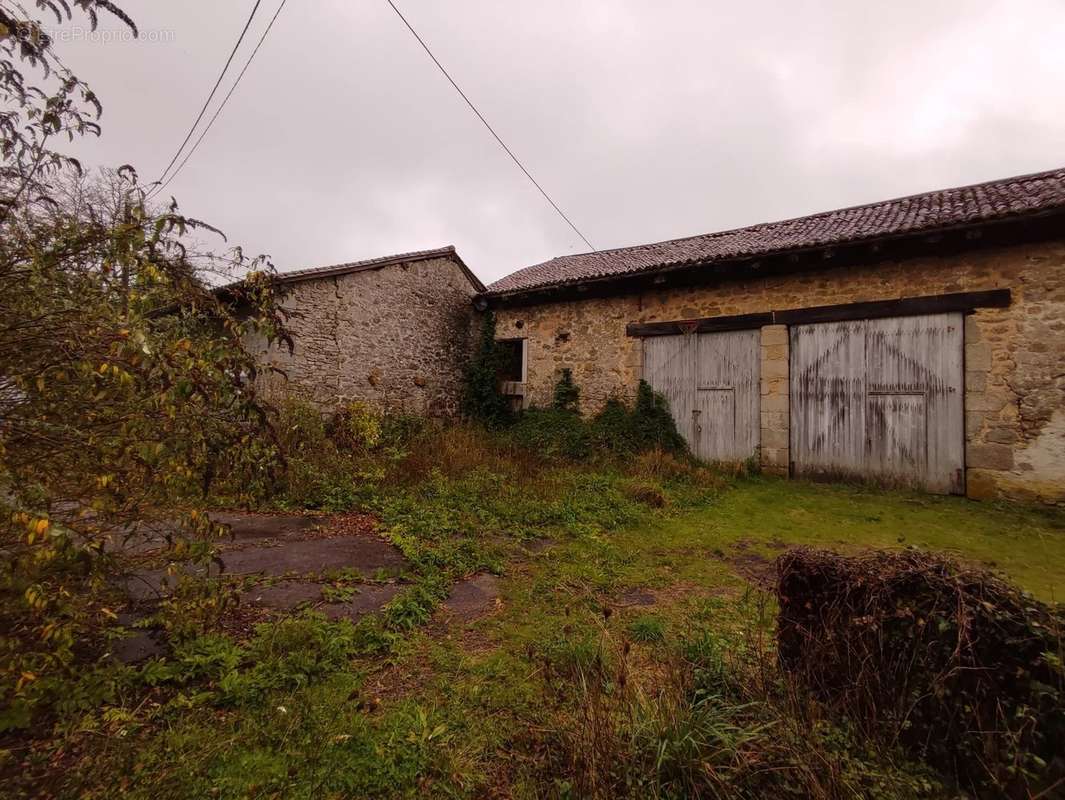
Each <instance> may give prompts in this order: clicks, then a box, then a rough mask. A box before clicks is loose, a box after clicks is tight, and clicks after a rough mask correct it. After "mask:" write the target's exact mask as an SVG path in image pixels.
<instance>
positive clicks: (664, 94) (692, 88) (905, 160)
mask: <svg viewBox="0 0 1065 800" xmlns="http://www.w3.org/2000/svg"><path fill="white" fill-rule="evenodd" d="M278 2H280V0H263V2H262V4H261V6H260V9H259V12H258V15H257V16H256V19H255V21H254V23H253V26H252V28H251V30H250V31H249V34H248V37H247V38H246V40H245V45H244V47H243V48H242V51H241V53H239V54H238V56H237V58H236V60H235V61H234V67H232V68H231V73H230V74H231V76H233V77H235V75H236V73H237V72H239V68H240V66H241V65H242V64H243V61H244V58H245V57H246V55H247V54H248V53H250V51H251V48H252V46H254V43H255V42H256V41H257V40H258V36H259V34H260V33H261V31H262V30H263V28H264V27H265V25H266V23H267V22H268V21H269V18H270V16H272V14H273V13H274V11H275V10H276V8H277V4H278ZM396 3H397V5H398V6H399V7H400V8H401V9H402V10H403V12H404V13H405V14H406V16H407V18H408V19H409V20H410V22H411V23H412V24H413V25H414V26H415V27H416V28H417V29H418V30H419V32H420V33H421V34H422V36H423V37H424V38H425V39H426V40H427V42H428V43H429V45H430V46H431V47H432V48H433V50H434V51H435V53H436V55H437V57H438V58H439V59H440V60H441V61H442V62H443V64H444V65H445V66H446V67H447V68H448V69H449V70H450V72H451V74H452V76H453V77H454V78H455V79H456V80H457V81H458V83H459V84H460V85H461V86H462V87H463V88H464V89H465V91H466V92H467V94H468V95H469V96H470V97H471V99H473V101H474V103H476V104H477V105H478V106H479V107H480V109H481V111H482V113H484V115H485V116H486V117H487V118H488V120H489V121H490V122H491V123H492V124H493V126H494V127H495V128H496V130H497V131H498V132H499V133H500V135H501V136H502V137H503V138H504V140H506V141H507V143H508V144H509V145H510V146H511V148H512V149H513V150H514V151H515V153H517V155H518V156H519V158H521V159H522V160H523V161H524V162H525V164H526V166H527V167H528V168H529V170H530V171H531V172H532V173H533V175H534V176H536V178H537V180H538V181H539V182H540V183H541V184H542V185H543V186H544V187H545V189H547V191H548V193H550V194H551V195H552V196H553V197H554V199H555V200H556V202H557V203H558V204H559V205H560V206H561V207H562V209H563V210H564V211H565V212H566V213H567V215H568V216H569V217H570V218H571V219H572V220H573V221H574V222H575V223H576V225H577V227H579V228H580V229H581V230H582V232H583V233H584V234H585V235H586V236H587V237H588V238H589V239H590V240H591V242H592V243H593V244H594V245H595V247H597V248H600V249H605V248H610V247H620V246H624V245H629V244H639V243H642V242H651V241H657V240H661V239H669V238H675V237H680V236H687V235H692V234H698V233H706V232H710V231H714V230H721V229H727V228H732V227H736V226H741V225H747V224H752V223H757V222H764V221H769V220H773V219H781V218H786V217H792V216H799V215H803V214H807V213H812V212H815V211H823V210H827V209H831V208H837V207H841V206H847V205H854V204H857V203H863V202H869V201H875V200H881V199H886V198H889V197H894V196H898V195H903V194H911V193H914V192H920V191H924V190H929V189H936V188H943V187H946V186H953V185H959V184H965V183H972V182H977V181H982V180H990V179H993V178H999V177H1006V176H1009V175H1015V174H1020V173H1025V172H1034V171H1038V170H1044V169H1050V168H1054V167H1059V166H1062V164H1065V47H1063V46H1062V42H1063V41H1065V2H1063V0H1001V1H1000V2H995V1H994V0H967V1H965V2H962V1H960V0H957V1H956V0H895V2H892V3H883V2H876V3H874V2H872V1H871V0H869V1H868V2H855V0H795V2H788V3H782V2H778V1H777V0H772V1H770V0H747V1H746V2H743V3H736V2H734V0H730V1H729V2H725V1H724V0H691V1H689V2H681V1H680V0H676V1H670V0H657V1H656V2H653V3H652V2H649V0H538V1H537V2H535V3H534V2H518V1H517V0H508V1H507V2H501V1H500V0H446V2H445V1H444V0H396ZM119 5H121V6H122V7H123V8H125V9H126V11H127V12H129V13H130V15H131V16H133V17H134V18H135V20H136V21H137V23H138V25H139V26H140V28H141V31H142V36H141V39H140V40H138V41H114V40H110V41H109V40H108V38H109V36H108V35H105V36H100V37H97V38H96V39H95V40H90V39H89V38H88V37H87V35H86V34H85V31H84V29H78V28H72V27H71V26H69V25H68V26H67V28H66V29H67V32H68V36H67V39H70V40H72V41H61V42H59V43H58V45H57V48H58V51H59V53H60V55H61V56H62V57H63V58H64V60H65V61H66V63H67V64H68V65H69V66H71V67H72V68H73V69H74V70H75V72H76V73H77V74H79V75H80V76H81V77H83V78H85V79H87V80H89V81H90V83H91V84H92V85H93V87H94V89H95V90H96V91H97V93H98V94H99V95H100V97H101V98H102V100H103V102H104V107H105V109H104V118H103V124H104V134H103V136H102V138H101V139H100V140H99V141H92V142H86V143H83V144H80V145H78V148H77V152H78V155H80V156H81V157H82V158H84V159H85V160H86V161H87V162H88V163H97V164H109V165H114V166H117V165H119V164H122V163H127V162H129V163H132V164H133V165H134V166H136V167H137V169H138V170H139V171H140V173H141V175H142V177H143V178H144V179H146V180H151V179H154V178H155V177H156V176H157V174H158V173H159V172H160V171H162V169H163V168H164V167H165V166H166V164H167V162H169V160H170V157H171V156H172V155H173V152H174V151H175V150H176V149H177V147H178V145H179V144H180V143H181V140H182V139H183V138H184V135H185V132H186V131H187V129H188V126H189V125H190V124H191V123H192V120H193V119H194V118H195V116H196V113H197V112H198V110H199V108H200V106H201V104H202V103H203V100H204V99H205V98H206V96H207V93H208V91H209V90H210V88H211V86H212V85H213V83H214V81H215V79H216V78H217V75H218V72H219V71H220V69H221V67H222V64H223V63H224V61H225V58H226V56H227V55H228V53H229V50H230V48H231V47H232V45H233V43H234V42H235V41H236V38H237V36H238V35H239V33H240V29H241V27H242V26H243V24H244V22H245V20H246V18H247V15H248V13H249V11H250V10H251V7H252V5H253V0H226V1H225V2H220V1H219V0H188V1H187V2H182V3H173V2H161V1H160V0H121V2H119ZM103 28H104V29H105V30H104V31H103V33H104V34H113V33H116V32H118V31H119V30H120V26H119V25H118V23H117V22H114V21H112V20H104V22H103ZM110 38H114V37H110ZM228 85H229V84H228V80H227V82H226V83H224V84H223V88H222V91H221V92H220V93H219V95H218V97H217V98H216V102H217V100H218V99H220V98H221V97H222V96H223V94H224V91H225V90H226V89H227V88H228ZM167 191H168V193H173V194H174V195H175V196H176V197H177V198H178V201H179V203H180V204H181V208H182V210H183V211H185V212H186V213H188V214H191V215H193V216H196V217H200V218H203V219H206V220H208V221H210V222H212V223H214V224H216V225H217V226H219V227H221V228H223V229H224V230H225V231H226V233H227V234H228V235H229V237H230V239H231V240H232V241H234V242H239V243H241V244H243V245H244V246H245V248H246V249H247V250H249V251H252V252H266V253H269V254H271V255H272V256H273V259H274V263H275V264H277V266H278V267H279V268H280V269H282V270H284V269H292V268H297V267H306V266H318V265H324V264H332V263H338V262H343V261H352V260H358V259H363V258H370V257H374V256H379V255H386V254H390V253H395V252H402V251H407V250H415V249H421V248H429V247H438V246H441V245H444V244H454V245H455V246H456V247H458V249H459V252H460V253H461V254H462V255H463V257H464V258H465V259H466V261H467V263H469V265H470V266H471V267H472V268H473V270H474V271H475V272H477V274H478V275H480V276H481V277H482V278H483V279H484V280H485V281H486V282H487V281H491V280H494V279H497V278H499V277H501V276H503V275H505V274H507V273H508V272H511V271H513V270H515V269H518V268H520V267H523V266H527V265H529V264H532V263H536V262H539V261H543V260H545V259H547V258H550V257H552V256H555V255H561V254H565V253H573V252H581V251H584V250H587V249H588V248H587V247H586V246H585V245H584V243H583V242H581V240H580V239H579V238H578V236H577V235H576V234H575V233H574V232H573V231H572V230H570V229H569V227H568V226H567V225H566V223H565V222H563V221H562V220H561V219H560V218H559V217H558V216H557V215H556V214H555V212H554V211H553V210H552V209H551V208H550V206H548V205H547V203H546V201H545V200H544V199H543V198H542V197H541V196H540V194H539V193H538V192H537V191H536V189H535V187H533V186H532V185H531V184H530V183H529V182H528V180H527V179H526V178H525V176H524V175H522V173H521V172H520V171H519V170H518V168H517V167H516V166H515V165H514V164H513V163H512V162H511V161H510V160H509V159H508V157H507V156H506V154H505V153H503V152H502V151H501V150H500V148H499V146H498V145H497V144H496V142H495V141H494V140H493V139H492V138H491V136H490V135H489V134H488V132H487V131H486V130H485V129H484V128H483V127H482V126H481V123H480V122H479V121H478V120H477V119H476V117H474V116H473V114H472V113H471V112H470V110H469V109H468V108H467V107H466V105H465V104H464V103H463V102H462V100H461V98H459V97H458V96H457V95H456V93H455V92H454V90H453V89H452V88H451V86H450V85H449V84H448V83H447V82H446V80H445V79H444V77H443V76H442V75H441V74H440V73H439V72H438V71H437V70H436V68H435V67H434V66H433V64H432V62H431V61H429V59H428V57H427V56H426V55H425V53H424V52H423V51H422V50H421V48H420V47H419V45H418V44H417V42H416V41H415V40H414V39H413V38H412V37H411V35H410V33H409V32H408V31H407V30H406V29H405V28H404V27H403V25H402V23H401V22H400V20H399V19H398V17H396V15H395V14H394V12H393V11H392V9H391V8H390V7H389V5H388V3H387V2H385V0H288V4H287V5H286V6H285V8H284V10H283V11H282V12H281V15H280V17H279V18H278V21H277V23H276V24H275V26H274V29H273V30H272V32H271V33H270V36H269V37H268V38H267V40H266V43H265V44H264V45H263V48H262V50H261V51H260V53H259V55H258V56H257V57H256V60H255V62H254V63H253V64H252V66H251V68H250V69H249V71H248V73H247V75H245V77H244V79H243V81H242V82H241V84H240V86H239V88H238V89H237V91H236V93H235V94H234V95H233V98H232V99H231V100H230V102H229V104H228V106H227V107H226V109H225V111H224V112H223V113H222V115H221V116H220V117H219V119H218V121H217V122H216V123H215V125H214V127H213V128H212V130H211V132H210V133H209V134H208V136H207V138H206V139H205V140H204V142H203V144H202V145H201V146H200V149H199V150H198V151H197V152H196V154H195V155H194V156H193V158H192V159H191V160H190V161H189V163H188V165H187V166H186V167H185V169H184V170H183V171H182V172H181V173H180V175H179V176H178V177H177V178H176V179H175V180H174V181H173V183H171V184H170V186H169V187H168V190H167Z"/></svg>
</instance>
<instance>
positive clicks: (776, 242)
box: [488, 169, 1065, 296]
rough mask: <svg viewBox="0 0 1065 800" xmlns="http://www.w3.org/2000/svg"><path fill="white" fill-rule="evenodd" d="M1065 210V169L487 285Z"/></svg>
mask: <svg viewBox="0 0 1065 800" xmlns="http://www.w3.org/2000/svg"><path fill="white" fill-rule="evenodd" d="M1055 209H1065V169H1057V170H1052V171H1050V172H1041V173H1037V174H1034V175H1022V176H1018V177H1015V178H1006V179H1004V180H998V181H991V182H988V183H980V184H976V185H974V186H963V187H960V188H956V189H943V190H940V191H936V192H927V193H926V194H917V195H912V196H910V197H901V198H898V199H896V200H886V201H883V202H879V203H870V204H869V205H864V206H854V207H853V208H843V209H839V210H838V211H827V212H823V213H820V214H813V215H811V216H808V217H799V218H797V219H789V220H784V221H782V222H768V223H763V224H761V225H752V226H750V227H748V228H737V229H736V230H731V231H723V232H720V233H709V234H704V235H702V236H691V237H689V238H686V239H673V240H671V241H667V242H658V243H656V244H643V245H637V246H635V247H622V248H619V249H616V250H600V251H598V252H594V253H581V254H579V255H572V256H559V257H558V258H553V259H551V260H550V261H545V262H544V263H542V264H536V265H534V266H531V267H526V268H525V269H521V270H518V271H517V272H514V273H512V274H510V275H508V276H506V277H505V278H502V279H500V280H498V281H496V282H495V283H493V284H491V285H490V286H489V287H488V293H489V295H490V296H491V295H507V294H519V293H521V292H526V291H530V290H536V289H545V288H549V287H554V286H565V285H570V284H579V283H584V282H586V281H592V280H597V279H609V278H613V277H622V276H627V275H634V274H639V273H647V272H655V271H657V270H661V269H666V268H671V267H677V266H681V265H687V264H703V263H707V264H709V263H713V262H716V261H729V260H732V259H742V258H753V257H758V256H766V255H772V254H776V253H786V252H789V251H793V250H802V249H806V248H810V247H826V246H836V245H844V244H850V243H856V242H862V241H868V240H874V239H880V238H883V237H888V236H898V235H904V234H913V233H922V232H931V231H935V230H939V229H946V228H952V227H957V226H965V225H972V224H977V223H984V222H993V221H997V220H1001V219H1007V218H1009V217H1018V216H1027V215H1031V214H1038V213H1040V212H1045V211H1052V210H1055Z"/></svg>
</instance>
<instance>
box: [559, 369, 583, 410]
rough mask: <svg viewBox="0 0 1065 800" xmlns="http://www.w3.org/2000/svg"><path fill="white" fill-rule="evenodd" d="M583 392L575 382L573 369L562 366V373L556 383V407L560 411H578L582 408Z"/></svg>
mask: <svg viewBox="0 0 1065 800" xmlns="http://www.w3.org/2000/svg"><path fill="white" fill-rule="evenodd" d="M580 401H581V392H580V389H578V388H577V385H576V384H575V383H574V382H573V370H571V369H570V368H569V367H563V368H562V375H561V377H560V378H559V379H558V383H556V384H555V401H554V408H556V409H558V410H559V411H577V410H578V409H579V408H580Z"/></svg>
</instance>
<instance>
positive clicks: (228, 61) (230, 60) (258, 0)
mask: <svg viewBox="0 0 1065 800" xmlns="http://www.w3.org/2000/svg"><path fill="white" fill-rule="evenodd" d="M261 2H262V0H255V5H254V6H253V7H252V10H251V14H249V15H248V21H247V22H245V23H244V30H242V31H241V32H240V38H239V39H237V43H236V44H235V45H233V50H232V51H231V52H230V53H229V58H227V59H226V65H225V66H224V67H222V72H221V73H220V74H219V76H218V80H217V81H215V83H214V88H213V89H211V93H210V94H209V95H207V99H206V100H205V101H204V103H203V108H201V109H200V113H199V114H198V115H197V116H196V121H195V122H193V123H192V127H191V128H189V132H188V133H187V134H186V135H185V141H183V142H182V143H181V147H179V148H178V149H177V152H176V153H174V157H173V158H172V159H170V163H169V164H167V165H166V169H164V170H163V172H162V174H161V175H160V176H159V179H158V180H157V181H156V183H159V182H161V181H162V180H163V178H165V177H166V174H167V173H168V172H170V168H171V167H172V166H174V162H175V161H177V160H178V158H179V157H180V156H181V151H182V150H184V149H185V145H187V144H188V143H189V139H191V138H192V134H193V133H194V132H195V131H196V126H197V125H199V124H200V120H201V119H203V115H204V114H206V113H207V107H208V106H209V105H210V104H211V100H212V98H214V93H215V92H217V91H218V87H219V86H220V85H221V83H222V78H224V77H225V75H226V70H228V69H229V65H230V64H231V63H233V56H235V55H236V54H237V49H238V48H239V47H240V43H241V42H243V41H244V35H245V34H246V33H247V32H248V28H249V27H250V26H251V21H252V20H253V19H254V18H255V12H256V11H258V10H259V4H260V3H261Z"/></svg>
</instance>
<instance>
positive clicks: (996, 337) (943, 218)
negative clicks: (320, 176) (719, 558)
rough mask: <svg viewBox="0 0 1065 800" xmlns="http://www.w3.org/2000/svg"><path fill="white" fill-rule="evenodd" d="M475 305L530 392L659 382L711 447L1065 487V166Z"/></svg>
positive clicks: (672, 252)
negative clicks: (569, 383)
mask: <svg viewBox="0 0 1065 800" xmlns="http://www.w3.org/2000/svg"><path fill="white" fill-rule="evenodd" d="M455 280H456V281H457V282H458V277H457V273H456V278H455ZM455 290H456V291H459V290H460V287H459V286H456V287H455ZM477 305H478V307H479V308H481V309H485V308H491V309H494V311H495V312H496V315H497V324H498V328H497V331H498V336H499V338H500V340H501V341H503V342H504V346H505V347H507V348H508V350H509V351H510V354H511V358H510V362H509V363H510V366H509V368H508V374H506V375H504V376H503V377H504V378H505V379H506V382H505V383H504V384H503V386H504V387H505V389H506V391H507V392H509V393H510V394H512V395H513V396H514V397H515V398H516V399H517V402H520V403H521V404H523V405H526V406H527V405H548V404H549V403H550V402H551V397H552V391H553V387H554V385H555V383H556V381H557V380H558V378H559V376H560V374H561V370H562V369H563V368H569V369H571V370H572V373H573V377H574V379H575V382H576V383H577V385H578V386H579V388H580V390H581V403H582V410H583V411H585V412H595V411H596V410H597V409H599V408H600V407H601V406H602V405H603V404H604V403H605V401H606V400H607V399H608V398H611V397H615V396H617V397H622V398H625V397H630V396H631V395H632V394H633V392H634V390H635V388H636V386H637V384H638V382H639V380H640V379H641V378H644V379H646V380H647V381H649V382H650V383H651V385H652V386H654V387H655V388H656V389H658V390H659V391H661V392H662V393H663V394H665V396H666V397H667V398H668V399H669V401H670V404H671V407H672V409H673V413H674V417H675V419H676V421H677V425H678V427H679V429H680V430H681V432H682V433H683V434H684V435H685V437H686V438H687V440H688V442H689V443H690V444H691V447H692V449H693V451H694V452H695V453H696V454H698V455H699V456H701V457H703V458H705V459H709V460H728V461H744V460H748V459H750V460H754V461H757V462H759V463H760V464H761V466H762V467H763V469H765V470H768V471H770V472H775V473H779V474H784V475H788V474H790V475H795V476H812V477H817V476H827V477H836V476H839V477H848V478H858V479H868V480H872V481H875V482H878V483H888V484H901V485H912V486H916V487H922V488H925V489H928V490H931V491H934V492H942V493H954V494H968V495H969V496H971V497H992V496H1000V495H1004V496H1012V497H1026V498H1038V499H1041V500H1044V501H1051V502H1062V501H1065V170H1056V171H1052V172H1045V173H1041V174H1036V175H1027V176H1022V177H1016V178H1010V179H1007V180H999V181H994V182H990V183H984V184H979V185H975V186H967V187H963V188H956V189H947V190H943V191H936V192H929V193H927V194H921V195H914V196H912V197H904V198H900V199H896V200H888V201H885V202H880V203H872V204H870V205H864V206H858V207H854V208H846V209H841V210H838V211H830V212H827V213H821V214H814V215H812V216H808V217H803V218H800V219H792V220H787V221H784V222H773V223H767V224H762V225H754V226H751V227H748V228H741V229H738V230H730V231H723V232H720V233H711V234H706V235H702V236H693V237H690V238H686V239H677V240H673V241H667V242H659V243H656V244H646V245H639V246H636V247H625V248H620V249H616V250H603V251H599V252H592V253H584V254H580V255H570V256H562V257H559V258H555V259H552V260H550V261H547V262H544V263H542V264H537V265H535V266H531V267H528V268H526V269H522V270H520V271H518V272H515V273H514V274H512V275H510V276H508V277H506V278H503V279H502V280H500V281H498V282H496V283H494V284H492V285H491V286H490V287H489V290H488V291H487V292H486V293H484V294H482V295H480V296H479V297H478V299H477ZM457 329H458V327H456V328H455V330H457ZM380 341H381V343H382V344H383V345H384V344H386V341H385V340H384V339H381V340H380Z"/></svg>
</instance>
